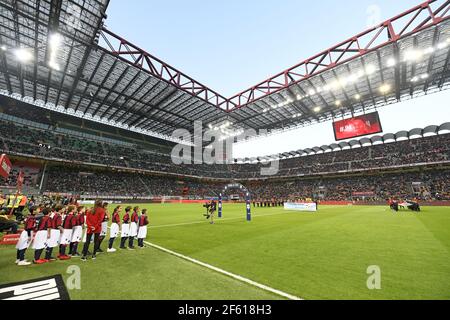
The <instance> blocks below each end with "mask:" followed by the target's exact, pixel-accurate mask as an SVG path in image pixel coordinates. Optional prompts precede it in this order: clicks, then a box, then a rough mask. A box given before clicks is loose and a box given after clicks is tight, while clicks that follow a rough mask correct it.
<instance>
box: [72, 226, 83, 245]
mask: <svg viewBox="0 0 450 320" xmlns="http://www.w3.org/2000/svg"><path fill="white" fill-rule="evenodd" d="M82 238H83V227H82V226H75V227H73V229H72V240H71V242H81V239H82Z"/></svg>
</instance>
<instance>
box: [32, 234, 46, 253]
mask: <svg viewBox="0 0 450 320" xmlns="http://www.w3.org/2000/svg"><path fill="white" fill-rule="evenodd" d="M47 235H48V231H47V230H40V231H38V232H36V236H35V237H34V241H33V245H32V248H33V249H35V250H40V249H44V248H46V247H47Z"/></svg>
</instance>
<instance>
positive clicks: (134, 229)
mask: <svg viewBox="0 0 450 320" xmlns="http://www.w3.org/2000/svg"><path fill="white" fill-rule="evenodd" d="M137 234H138V225H137V223H136V222H132V223H130V237H136V236H137Z"/></svg>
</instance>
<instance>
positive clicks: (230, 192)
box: [218, 183, 252, 221]
mask: <svg viewBox="0 0 450 320" xmlns="http://www.w3.org/2000/svg"><path fill="white" fill-rule="evenodd" d="M241 194H244V197H245V211H246V212H245V213H246V219H247V221H251V220H252V213H251V206H250V202H251V195H250V191H249V190H248V189H247V187H245V186H244V185H242V184H240V183H230V184H228V185H226V186H225V187H224V188H223V190H222V192H221V193H220V194H219V204H218V217H219V218H222V216H223V199H224V197H227V198H231V199H233V197H234V198H235V199H236V196H237V197H238V198H239V199H240V196H241Z"/></svg>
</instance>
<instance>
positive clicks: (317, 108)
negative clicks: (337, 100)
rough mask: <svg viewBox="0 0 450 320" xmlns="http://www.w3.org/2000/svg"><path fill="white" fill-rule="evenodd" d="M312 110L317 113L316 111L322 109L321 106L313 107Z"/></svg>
mask: <svg viewBox="0 0 450 320" xmlns="http://www.w3.org/2000/svg"><path fill="white" fill-rule="evenodd" d="M313 110H314V112H316V113H317V112H320V110H322V108H321V107H315V108H314V109H313Z"/></svg>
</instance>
